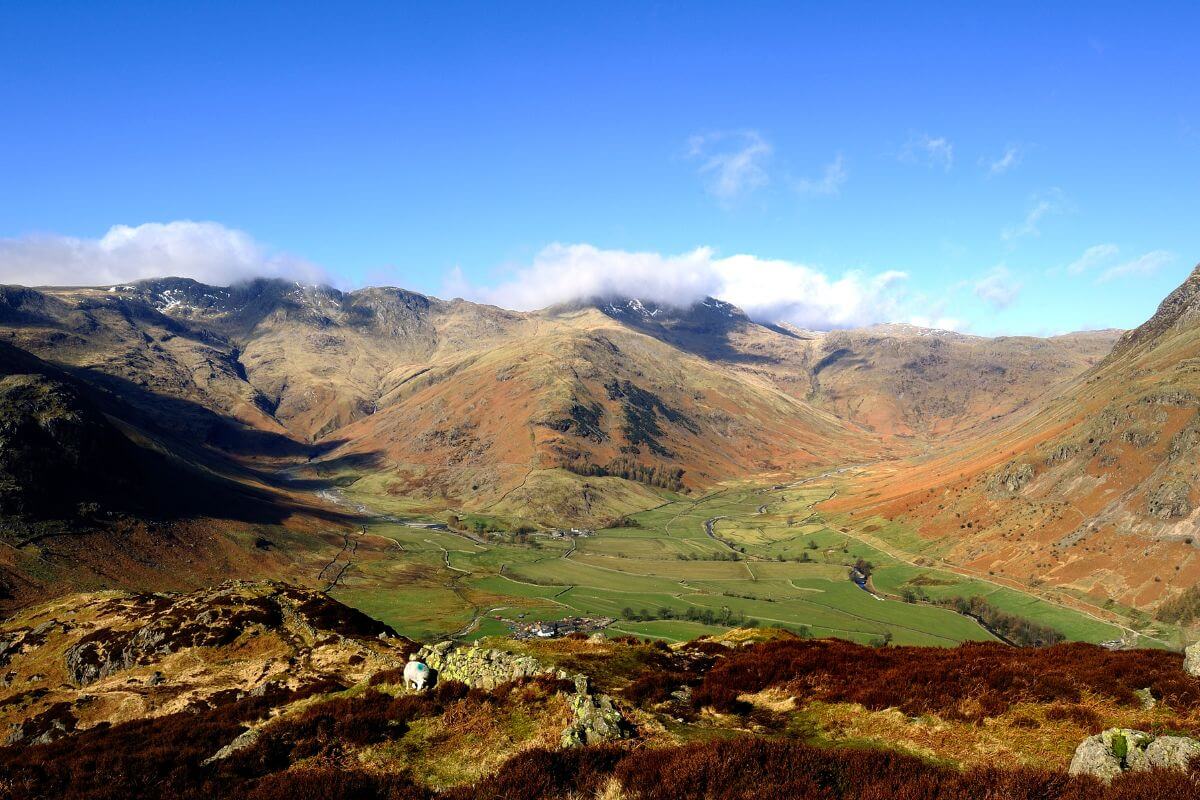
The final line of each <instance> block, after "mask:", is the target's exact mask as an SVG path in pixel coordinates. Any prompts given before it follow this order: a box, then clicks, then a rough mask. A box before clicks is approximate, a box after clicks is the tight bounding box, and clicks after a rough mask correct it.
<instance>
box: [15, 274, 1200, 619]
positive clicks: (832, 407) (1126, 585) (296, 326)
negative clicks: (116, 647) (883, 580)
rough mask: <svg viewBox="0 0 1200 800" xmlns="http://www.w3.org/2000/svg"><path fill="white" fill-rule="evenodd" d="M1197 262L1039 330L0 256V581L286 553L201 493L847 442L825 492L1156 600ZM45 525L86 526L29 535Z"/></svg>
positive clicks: (1185, 385)
mask: <svg viewBox="0 0 1200 800" xmlns="http://www.w3.org/2000/svg"><path fill="white" fill-rule="evenodd" d="M1198 285H1200V278H1198V277H1197V275H1196V274H1193V275H1192V277H1190V278H1189V279H1188V281H1187V282H1185V283H1184V285H1183V286H1181V287H1180V288H1179V289H1178V290H1176V292H1174V293H1173V294H1172V295H1171V296H1170V297H1169V298H1167V299H1166V300H1165V301H1164V302H1163V305H1162V307H1161V308H1160V309H1159V311H1158V312H1157V313H1156V314H1155V315H1154V317H1152V318H1151V319H1150V320H1149V321H1148V322H1147V323H1146V324H1145V325H1143V326H1141V327H1139V328H1138V329H1136V330H1134V331H1129V332H1121V331H1116V330H1103V331H1091V332H1084V333H1073V334H1066V335H1060V336H1053V337H1049V338H1035V337H998V338H986V337H979V336H972V335H967V334H960V333H955V332H951V331H944V330H931V329H924V328H918V327H914V326H908V325H878V326H873V327H870V328H862V329H852V330H838V331H830V332H816V331H807V330H801V329H798V328H795V327H792V326H788V325H772V324H762V323H760V322H756V321H754V320H752V319H750V318H749V317H748V316H746V315H745V314H744V313H743V312H742V311H741V310H739V309H738V308H736V307H734V306H732V305H730V304H728V303H725V302H722V301H719V300H714V299H711V298H709V299H706V300H703V301H701V302H698V303H694V304H690V305H686V306H684V307H672V306H668V305H663V304H654V303H649V302H642V301H639V300H637V299H633V298H596V299H592V300H586V301H579V302H575V303H571V304H568V305H562V306H556V307H552V308H547V309H544V310H541V311H535V312H514V311H508V310H505V309H501V308H497V307H494V306H488V305H480V304H476V303H471V302H467V301H464V300H459V299H455V300H450V301H446V300H439V299H436V298H432V297H427V296H424V295H421V294H417V293H414V292H409V291H405V290H403V289H396V288H389V287H381V288H369V289H362V290H357V291H352V292H343V291H339V290H336V289H332V288H329V287H320V286H306V285H300V284H296V283H291V282H286V281H281V280H267V279H260V280H254V281H251V282H249V283H245V284H242V285H238V286H231V287H216V286H207V285H204V284H201V283H197V282H195V281H192V280H189V279H181V278H164V279H159V280H149V281H141V282H137V283H132V284H125V285H117V286H111V287H96V288H89V287H69V288H59V287H55V288H37V289H35V288H27V287H4V288H3V289H0V345H2V349H0V356H2V366H3V372H4V373H5V375H6V377H5V378H4V379H3V402H4V409H5V415H4V425H5V430H4V431H3V435H4V436H5V437H6V441H7V442H8V443H10V444H9V446H7V447H6V448H5V450H4V454H5V457H4V461H5V463H4V464H3V465H0V466H2V467H3V474H4V480H3V484H2V493H0V498H2V500H3V504H4V512H5V514H6V515H7V516H8V517H9V518H10V520H11V521H10V524H9V525H8V526H7V529H6V532H5V534H4V536H5V539H6V541H7V542H8V544H10V545H15V546H16V547H15V549H13V548H9V549H8V553H7V554H6V555H5V556H4V557H3V559H2V560H0V564H2V565H3V569H4V583H5V587H6V588H5V591H6V593H7V594H8V595H10V596H12V597H33V596H36V595H37V594H38V592H40V591H42V590H43V589H44V587H46V586H49V585H57V583H59V582H62V581H65V585H73V584H76V583H79V582H80V581H82V582H83V583H85V584H87V585H98V584H103V583H105V582H106V581H111V580H113V576H112V575H111V574H110V575H109V576H108V578H104V577H103V574H104V568H103V564H104V563H105V562H106V561H109V562H110V563H111V561H110V556H111V555H112V554H110V553H106V552H105V550H104V548H102V547H101V548H97V547H94V546H93V545H92V544H91V542H93V541H94V540H96V539H97V538H98V539H99V540H100V541H105V542H109V543H110V544H111V543H112V542H114V541H121V542H125V543H126V544H122V545H120V546H119V547H118V548H117V549H119V550H120V551H121V552H120V555H119V557H118V561H120V562H121V563H124V562H125V561H127V560H129V559H132V560H133V561H140V562H142V567H141V569H140V574H143V575H159V576H172V575H174V576H175V577H173V578H165V577H164V578H163V579H164V580H166V582H167V583H168V584H172V583H176V582H178V578H177V572H178V570H177V569H176V567H177V565H176V563H175V559H176V558H177V557H178V550H179V549H178V548H176V547H171V546H164V545H163V544H162V540H163V538H164V537H167V538H170V537H180V536H182V537H184V539H185V540H186V539H187V537H188V536H195V537H199V538H200V539H203V541H204V542H206V544H205V545H203V546H200V545H198V544H195V543H191V544H192V545H194V546H196V547H198V548H199V550H198V551H197V552H196V554H195V555H193V556H190V557H189V558H190V561H189V563H194V564H196V565H198V566H197V569H198V570H199V572H200V573H204V572H205V571H206V570H207V569H208V568H209V567H210V566H212V565H214V564H217V565H219V566H217V567H216V568H215V569H216V570H217V571H220V572H222V573H227V572H230V573H233V574H259V573H263V572H265V573H267V574H271V575H276V574H279V571H280V569H283V567H281V566H280V564H279V563H275V562H278V561H279V560H280V559H283V560H284V561H286V560H287V558H288V556H286V554H279V553H272V552H270V551H256V550H255V549H254V548H253V547H251V548H246V546H245V543H244V542H233V541H230V540H229V538H228V535H227V529H228V527H229V526H228V525H226V524H224V523H223V522H222V521H223V520H225V521H227V520H230V519H236V520H240V521H241V522H243V523H248V524H277V525H283V526H284V527H288V528H292V529H297V530H310V529H314V528H320V527H321V526H322V525H324V524H326V522H327V521H328V520H330V519H336V518H337V516H338V514H339V513H344V512H345V511H346V509H345V507H344V506H343V507H339V506H337V505H336V504H333V505H331V504H330V503H329V502H327V501H328V500H329V499H330V496H329V495H326V496H325V500H324V501H323V500H321V499H319V498H317V497H314V495H313V494H312V492H311V491H308V490H309V489H312V488H313V487H315V486H317V485H329V486H334V487H347V486H355V485H358V486H359V487H362V486H370V487H372V491H373V492H374V493H375V494H376V495H377V496H379V497H380V498H383V499H384V500H386V499H387V498H394V499H395V500H396V502H397V503H398V504H399V506H398V507H403V508H405V509H413V510H417V511H420V512H422V513H425V514H438V513H475V514H483V515H490V516H491V517H499V518H507V519H514V518H515V519H519V520H521V521H522V522H523V523H524V524H529V525H531V526H534V527H544V526H563V525H568V526H569V525H582V526H597V525H600V526H602V525H605V524H608V523H610V522H611V521H612V520H613V519H617V518H619V517H620V516H621V515H622V514H625V513H629V512H631V511H635V510H638V509H640V508H646V507H650V506H651V505H653V504H655V503H656V502H660V500H659V497H660V494H659V493H660V492H662V491H667V492H674V493H684V494H692V495H693V496H697V495H701V494H703V493H705V492H707V491H710V490H711V489H712V488H713V487H714V486H717V485H718V484H722V483H723V482H728V481H731V480H759V481H779V480H783V479H784V478H785V477H787V476H790V475H795V474H808V473H810V472H812V471H814V470H817V471H819V470H821V469H824V468H828V467H838V468H845V467H847V466H848V465H854V466H855V467H856V469H855V470H854V472H853V475H854V477H853V478H852V479H850V481H849V485H847V486H846V487H845V488H844V489H843V490H842V491H841V492H840V494H839V496H838V497H836V498H834V499H833V500H831V501H830V503H829V508H830V509H832V510H836V511H845V512H846V513H849V514H851V515H860V516H861V515H865V516H873V515H880V516H883V517H885V518H887V519H896V520H902V521H904V522H906V523H907V524H911V525H912V526H914V527H915V528H916V529H917V530H918V531H919V532H920V535H921V536H923V537H926V538H928V539H930V540H931V541H938V542H939V543H940V544H939V547H940V548H941V549H942V550H944V551H945V553H946V554H947V557H948V558H950V559H951V560H953V561H955V562H956V563H961V564H963V565H966V566H969V567H972V568H979V569H987V570H990V571H993V572H996V571H999V572H1000V573H1002V574H1004V575H1008V576H1011V577H1012V578H1014V579H1017V580H1028V579H1029V578H1030V577H1031V576H1037V577H1038V579H1039V580H1046V581H1052V582H1055V583H1058V584H1062V585H1070V586H1072V587H1075V588H1078V589H1079V590H1080V591H1083V592H1104V593H1106V594H1107V596H1108V597H1110V598H1112V599H1117V600H1119V601H1120V602H1123V603H1127V604H1128V605H1130V606H1135V607H1150V606H1153V605H1155V604H1157V603H1159V602H1161V601H1162V600H1164V599H1165V598H1168V597H1170V596H1172V595H1174V594H1177V593H1178V591H1179V590H1180V589H1182V588H1184V587H1185V586H1186V585H1189V582H1194V581H1195V580H1197V579H1200V565H1195V564H1194V563H1193V562H1194V559H1193V558H1192V557H1191V542H1192V537H1191V535H1190V534H1192V533H1193V532H1194V527H1195V523H1194V521H1193V520H1192V517H1193V509H1194V508H1195V506H1196V500H1197V498H1195V497H1193V496H1192V492H1191V488H1190V487H1191V486H1192V485H1193V483H1194V479H1195V477H1196V458H1195V453H1194V450H1195V444H1196V442H1197V441H1200V433H1198V431H1200V419H1198V418H1197V408H1198V407H1200V400H1198V399H1197V398H1198V397H1200V387H1197V386H1195V384H1196V382H1197V380H1198V379H1197V377H1196V376H1197V371H1196V370H1197V368H1196V365H1195V364H1193V363H1192V362H1194V361H1200V353H1197V352H1194V351H1195V350H1196V347H1197V345H1196V342H1197V340H1198V338H1197V327H1198V326H1197V318H1196V314H1197V306H1198V305H1200V301H1198V300H1197V297H1196V294H1197V291H1198V290H1197V286H1198ZM164 483H165V484H167V485H169V486H170V487H172V489H171V491H167V492H164V491H162V490H161V488H160V487H161V486H162V485H163V484H164ZM335 499H336V498H335ZM384 505H386V502H385V503H384ZM117 529H121V530H123V531H124V532H123V533H121V534H120V535H118V534H116V533H114V531H116V530H117ZM135 530H136V531H137V534H136V536H135V534H134V533H133V531H135ZM48 531H49V532H51V533H53V532H54V531H69V535H59V534H53V537H52V538H55V539H57V540H58V542H56V544H55V546H56V547H59V548H62V547H63V546H64V545H63V544H62V543H63V542H67V541H73V542H76V543H78V542H89V544H87V546H76V547H74V548H67V552H60V553H58V555H56V556H53V557H48V556H47V555H46V554H44V553H43V554H39V555H37V556H36V557H33V556H31V555H30V554H29V553H28V552H26V551H28V549H29V548H28V546H27V544H25V543H28V542H29V541H30V540H35V541H36V540H37V537H40V536H44V535H46V532H48ZM189 531H190V532H192V533H190V534H189V533H188V532H189ZM114 536H117V537H118V538H117V539H114V538H113V537H114ZM129 537H134V539H131V538H129ZM137 537H141V538H140V539H137ZM135 539H137V540H138V541H139V542H140V544H138V545H137V546H136V547H135V548H133V549H131V545H129V544H128V542H132V541H134V540H135ZM247 549H248V550H249V556H248V557H246V558H243V555H244V551H246V550H247ZM205 550H206V551H207V552H200V551H205ZM164 551H169V552H170V553H171V554H172V555H166V554H165V552H164ZM1135 556H1136V557H1135ZM31 558H34V560H35V561H36V560H37V559H41V560H42V561H43V562H44V561H49V562H50V565H49V567H47V566H46V565H45V564H43V565H42V568H41V569H33V568H32V567H31V563H32V562H31V561H30V559H31ZM231 561H232V562H236V563H238V566H236V567H233V566H230V562H231ZM283 571H284V572H285V573H286V569H283ZM83 575H87V576H90V577H88V578H87V579H86V580H85V579H84V578H83V577H81V576H83ZM146 580H148V581H149V582H150V583H152V584H153V583H154V582H155V581H156V580H158V578H154V579H151V578H146ZM26 585H28V587H31V588H29V589H28V591H23V590H22V588H21V587H22V586H26Z"/></svg>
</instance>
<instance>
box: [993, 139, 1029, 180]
mask: <svg viewBox="0 0 1200 800" xmlns="http://www.w3.org/2000/svg"><path fill="white" fill-rule="evenodd" d="M1024 157H1025V152H1024V150H1023V149H1022V148H1021V147H1020V146H1018V145H1015V144H1010V145H1009V146H1008V147H1006V148H1004V153H1003V155H1001V156H1000V157H999V158H997V159H995V160H993V161H991V162H989V163H988V165H987V166H988V175H991V176H996V175H1000V174H1002V173H1004V172H1008V171H1009V170H1010V169H1012V168H1013V167H1015V166H1017V165H1018V164H1020V163H1021V159H1022V158H1024Z"/></svg>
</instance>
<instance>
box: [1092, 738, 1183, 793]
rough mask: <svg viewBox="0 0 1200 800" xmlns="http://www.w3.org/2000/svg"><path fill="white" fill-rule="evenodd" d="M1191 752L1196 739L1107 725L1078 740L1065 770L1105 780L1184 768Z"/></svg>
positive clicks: (1106, 781)
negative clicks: (1104, 728)
mask: <svg viewBox="0 0 1200 800" xmlns="http://www.w3.org/2000/svg"><path fill="white" fill-rule="evenodd" d="M1195 755H1200V741H1197V740H1195V739H1191V738H1189V737H1187V736H1157V737H1156V736H1153V735H1152V734H1149V733H1146V732H1145V731H1136V730H1131V729H1129V728H1111V729H1109V730H1106V731H1104V732H1103V733H1098V734H1096V735H1095V736H1089V737H1088V738H1086V739H1084V740H1083V741H1082V742H1080V744H1079V746H1078V747H1077V748H1075V757H1074V758H1072V759H1071V766H1070V769H1069V772H1070V774H1072V775H1092V776H1095V777H1097V778H1099V779H1100V780H1102V781H1104V782H1105V783H1108V782H1109V781H1111V780H1112V779H1113V778H1115V777H1116V776H1117V775H1120V774H1121V773H1122V772H1126V771H1132V772H1143V771H1145V770H1150V769H1178V770H1186V769H1187V768H1188V762H1189V761H1190V760H1191V759H1192V757H1193V756H1195Z"/></svg>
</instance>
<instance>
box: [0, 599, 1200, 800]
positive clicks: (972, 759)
mask: <svg viewBox="0 0 1200 800" xmlns="http://www.w3.org/2000/svg"><path fill="white" fill-rule="evenodd" d="M418 648H419V649H418ZM414 651H415V654H416V656H417V657H418V658H420V659H423V661H427V662H429V665H430V667H431V669H433V670H435V674H434V678H433V680H434V683H433V685H432V687H429V686H426V687H425V688H424V689H423V690H422V691H414V690H413V689H412V688H411V687H409V686H407V685H406V684H405V681H404V679H403V677H402V674H403V665H404V664H405V663H406V661H407V659H408V657H409V655H410V654H413V653H414ZM1181 666H1182V658H1181V656H1179V655H1178V654H1173V653H1167V652H1163V651H1154V650H1135V651H1125V652H1110V651H1107V650H1104V649H1102V648H1098V647H1095V646H1091V645H1079V644H1075V645H1057V646H1054V647H1050V648H1040V649H1017V648H1009V647H1005V646H1004V645H1000V644H996V643H991V644H972V645H964V646H961V647H958V648H953V649H943V648H919V647H889V648H871V647H864V646H861V645H855V644H851V643H847V642H839V641H836V640H814V639H804V638H801V637H797V636H795V635H791V634H787V633H784V632H781V631H772V630H761V631H748V630H735V631H731V632H729V633H728V634H725V635H722V636H720V637H706V638H703V639H699V640H695V641H691V642H687V643H681V644H678V645H674V646H666V645H664V644H662V643H661V642H660V643H657V644H652V643H650V642H648V641H646V642H643V641H639V640H638V639H636V638H632V637H618V638H614V639H607V638H605V637H604V636H602V635H601V636H595V637H590V638H589V637H586V636H583V635H577V636H574V637H570V638H566V639H559V640H554V641H536V640H533V641H531V640H523V641H518V640H512V639H504V638H490V639H486V640H483V641H476V642H473V643H466V642H462V643H456V642H452V641H441V642H427V643H426V644H425V645H423V646H419V645H418V643H414V642H412V641H409V640H407V639H405V638H403V637H398V636H396V635H394V634H393V633H392V632H391V631H389V630H387V629H386V628H385V627H384V626H381V625H379V624H378V623H376V622H374V621H372V620H370V619H367V618H365V617H363V616H362V615H360V614H357V613H356V612H353V611H352V610H350V609H347V608H345V607H342V606H340V605H339V604H337V603H335V602H333V601H330V600H329V599H327V598H325V597H324V596H322V595H320V594H316V593H312V592H306V591H304V590H301V589H297V588H295V587H290V586H287V585H283V584H272V583H251V584H247V583H226V584H223V585H221V586H219V587H216V588H213V589H210V590H205V591H200V592H193V593H190V594H186V595H161V594H160V595H130V594H122V593H115V592H108V593H103V594H90V595H81V596H74V597H70V598H64V599H62V600H60V601H57V602H55V603H52V604H47V605H44V606H40V607H37V608H32V609H29V610H27V611H26V612H24V613H22V614H21V615H19V616H17V617H16V618H14V619H11V620H7V621H5V622H3V623H0V670H2V671H3V672H2V673H0V674H3V676H4V680H3V683H2V684H0V719H2V720H5V721H8V722H9V723H10V727H9V733H8V736H7V741H6V742H5V744H4V746H0V791H4V793H5V795H6V796H8V797H12V798H14V800H26V798H29V799H30V800H32V799H33V798H49V797H65V798H116V797H122V796H130V795H131V794H132V795H136V796H138V797H142V798H200V797H205V798H253V799H254V800H269V799H271V798H284V797H313V798H327V799H328V800H340V799H341V798H351V797H353V798H364V797H367V798H390V799H392V800H395V799H396V798H399V799H401V800H404V799H409V800H412V799H414V798H419V799H420V800H435V798H443V800H467V799H468V798H495V800H501V798H503V799H504V800H568V798H581V797H605V798H625V799H626V800H676V799H677V798H695V800H702V799H703V800H710V799H711V798H749V797H760V796H769V797H784V796H786V797H802V798H817V797H850V798H859V799H860V800H870V799H871V798H883V797H907V796H915V797H937V798H963V799H964V800H965V798H972V797H978V796H980V795H979V794H978V788H979V786H981V785H986V786H988V787H990V790H992V791H994V792H996V793H997V794H996V796H998V797H1000V796H1002V797H1004V798H1006V799H1009V798H1011V799H1012V800H1035V799H1037V800H1046V799H1047V798H1053V799H1054V800H1072V799H1074V798H1084V797H1087V798H1111V799H1112V800H1117V799H1118V798H1126V797H1134V796H1137V797H1164V798H1165V797H1174V798H1194V797H1197V796H1200V790H1197V788H1196V783H1195V779H1194V777H1192V776H1190V775H1189V774H1188V773H1187V772H1186V771H1185V770H1186V763H1187V757H1188V755H1189V754H1190V753H1193V752H1195V747H1196V746H1197V745H1196V743H1195V742H1194V741H1193V740H1191V739H1188V738H1185V737H1180V736H1177V735H1157V734H1158V733H1159V732H1161V731H1174V732H1179V731H1194V730H1196V729H1197V728H1198V727H1200V693H1198V692H1197V685H1198V684H1197V679H1196V678H1194V677H1192V676H1190V675H1188V674H1187V673H1185V672H1184V670H1183V669H1182V668H1181ZM1130 678H1135V679H1136V682H1137V684H1138V685H1140V686H1142V687H1144V688H1142V689H1140V690H1138V691H1135V690H1133V689H1132V688H1131V686H1130V684H1129V683H1128V682H1127V681H1128V679H1130ZM1146 698H1152V699H1151V700H1150V701H1149V702H1147V700H1146ZM1114 728H1120V729H1122V730H1123V731H1124V732H1125V733H1122V734H1121V735H1122V736H1126V735H1127V736H1128V738H1122V739H1121V743H1122V744H1123V745H1124V746H1125V747H1126V749H1125V750H1124V751H1120V752H1119V760H1118V757H1117V756H1111V755H1107V756H1106V758H1107V761H1105V762H1104V763H1105V764H1106V765H1109V764H1111V766H1108V767H1107V768H1108V769H1109V771H1108V772H1104V771H1102V770H1100V769H1099V768H1096V771H1095V772H1093V774H1086V773H1087V771H1086V770H1078V769H1077V768H1076V761H1078V755H1077V754H1076V745H1077V744H1078V743H1079V742H1081V741H1085V740H1087V737H1089V735H1091V734H1092V733H1093V732H1095V731H1097V730H1105V729H1108V730H1109V733H1108V734H1106V735H1108V736H1109V737H1110V738H1111V737H1112V736H1113V735H1114V734H1113V733H1112V729H1114ZM1141 731H1153V732H1155V733H1142V732H1141ZM1118 733H1120V731H1118ZM1156 735H1157V738H1156ZM1152 741H1153V743H1151V742H1152ZM1148 743H1151V744H1149V746H1147V744H1148ZM1112 747H1113V748H1115V747H1116V745H1113V746H1112ZM1139 748H1141V749H1139ZM1172 748H1174V749H1172ZM1142 750H1144V752H1145V758H1146V759H1148V760H1149V763H1146V764H1140V763H1138V762H1135V760H1134V757H1135V755H1137V753H1139V752H1142ZM1105 753H1107V751H1105ZM1126 756H1128V758H1126ZM1126 760H1128V762H1129V763H1128V765H1126V764H1125V762H1126ZM1068 770H1069V772H1068ZM1079 772H1084V774H1077V773H1079ZM764 787H768V789H767V790H766V791H767V792H768V793H767V794H766V795H764V794H763V793H764Z"/></svg>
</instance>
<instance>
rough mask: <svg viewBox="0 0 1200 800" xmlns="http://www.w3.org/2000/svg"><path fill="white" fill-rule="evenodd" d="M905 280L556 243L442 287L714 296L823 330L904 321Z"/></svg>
mask: <svg viewBox="0 0 1200 800" xmlns="http://www.w3.org/2000/svg"><path fill="white" fill-rule="evenodd" d="M906 278H907V276H906V275H905V273H903V272H897V271H885V272H881V273H877V274H867V273H864V272H861V271H849V272H846V273H844V274H843V275H842V276H841V277H832V276H830V275H827V274H826V273H825V272H823V271H821V270H819V269H816V268H814V267H810V266H807V265H804V264H799V263H796V262H793V261H785V260H782V259H764V258H759V257H758V256H753V255H733V256H728V257H725V258H718V257H717V256H716V255H715V254H714V252H713V251H712V250H711V249H709V248H706V247H700V248H697V249H695V250H692V251H690V252H687V253H682V254H679V255H663V254H660V253H652V252H640V253H634V252H628V251H624V250H602V249H599V248H597V247H594V246H592V245H589V244H570V245H564V244H554V245H550V246H549V247H547V248H545V249H544V250H542V251H541V252H540V253H538V254H537V256H536V257H535V258H534V259H533V262H532V264H530V265H529V266H527V267H522V268H520V269H517V270H516V271H515V273H514V274H513V275H512V277H511V278H510V279H509V280H507V281H505V282H502V283H500V284H499V285H496V286H493V287H487V286H477V285H472V284H470V283H469V282H467V281H466V280H464V278H463V276H462V273H461V272H458V271H455V272H454V273H453V274H452V275H451V277H450V280H449V281H448V282H447V285H446V289H447V290H448V293H450V294H457V295H461V296H464V297H468V298H470V299H474V300H479V301H483V302H488V303H495V304H496V305H500V306H505V307H508V308H517V309H522V310H533V309H538V308H544V307H546V306H551V305H555V304H558V303H565V302H570V301H574V300H587V299H593V298H600V299H603V298H613V297H636V298H638V299H640V300H643V301H654V302H656V303H660V304H663V305H672V306H687V305H690V304H691V303H694V302H696V301H698V300H701V299H703V298H704V297H706V296H712V297H717V298H719V299H721V300H726V301H728V302H730V303H733V304H734V305H737V306H739V307H740V308H742V309H743V310H744V311H746V313H747V314H749V315H750V316H751V317H752V318H754V319H756V320H758V321H760V322H770V323H775V322H789V323H791V324H793V325H797V326H800V327H802V328H812V329H819V330H824V329H830V328H845V327H855V326H860V325H870V324H873V323H877V322H889V321H898V320H908V319H909V318H910V316H911V315H909V314H908V313H907V310H906V309H907V303H906V299H907V296H906V292H905V279H906ZM943 321H948V322H954V321H953V320H943Z"/></svg>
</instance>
